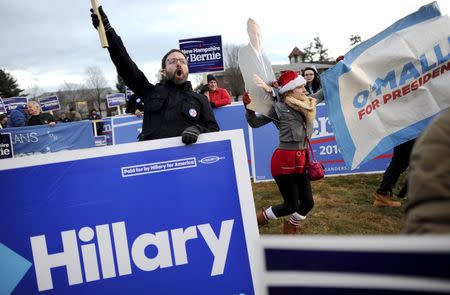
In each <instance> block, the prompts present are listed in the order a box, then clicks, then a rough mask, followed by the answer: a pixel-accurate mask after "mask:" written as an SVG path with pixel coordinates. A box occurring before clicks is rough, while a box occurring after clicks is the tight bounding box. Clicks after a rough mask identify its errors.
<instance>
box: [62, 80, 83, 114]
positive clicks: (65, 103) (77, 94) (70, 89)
mask: <svg viewBox="0 0 450 295" xmlns="http://www.w3.org/2000/svg"><path fill="white" fill-rule="evenodd" d="M87 94H88V91H87V89H86V87H85V86H84V85H83V84H75V83H69V82H66V81H64V84H63V85H62V86H61V87H60V88H59V90H58V91H57V92H56V95H58V98H59V102H60V103H61V110H68V109H69V108H75V107H76V102H77V101H78V100H80V99H86V97H87Z"/></svg>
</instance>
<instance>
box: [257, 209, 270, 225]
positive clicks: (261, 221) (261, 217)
mask: <svg viewBox="0 0 450 295" xmlns="http://www.w3.org/2000/svg"><path fill="white" fill-rule="evenodd" d="M256 220H257V221H258V226H263V225H266V224H268V223H269V221H268V219H267V217H266V213H265V212H264V208H263V209H262V210H261V211H259V212H258V213H256Z"/></svg>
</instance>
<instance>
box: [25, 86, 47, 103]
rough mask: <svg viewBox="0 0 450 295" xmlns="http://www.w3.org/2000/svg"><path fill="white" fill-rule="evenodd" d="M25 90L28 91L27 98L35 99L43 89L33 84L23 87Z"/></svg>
mask: <svg viewBox="0 0 450 295" xmlns="http://www.w3.org/2000/svg"><path fill="white" fill-rule="evenodd" d="M25 92H26V93H28V98H29V99H32V100H36V98H37V97H39V95H40V94H42V93H43V92H44V91H43V90H42V89H41V88H39V86H37V85H33V86H30V87H28V88H27V89H25Z"/></svg>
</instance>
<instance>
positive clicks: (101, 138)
mask: <svg viewBox="0 0 450 295" xmlns="http://www.w3.org/2000/svg"><path fill="white" fill-rule="evenodd" d="M94 140H95V146H105V145H108V143H107V141H106V135H98V136H94Z"/></svg>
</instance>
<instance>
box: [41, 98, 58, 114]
mask: <svg viewBox="0 0 450 295" xmlns="http://www.w3.org/2000/svg"><path fill="white" fill-rule="evenodd" d="M39 104H40V105H41V109H42V111H43V112H49V111H56V110H59V109H60V105H59V99H58V96H56V95H53V96H49V97H43V98H39Z"/></svg>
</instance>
